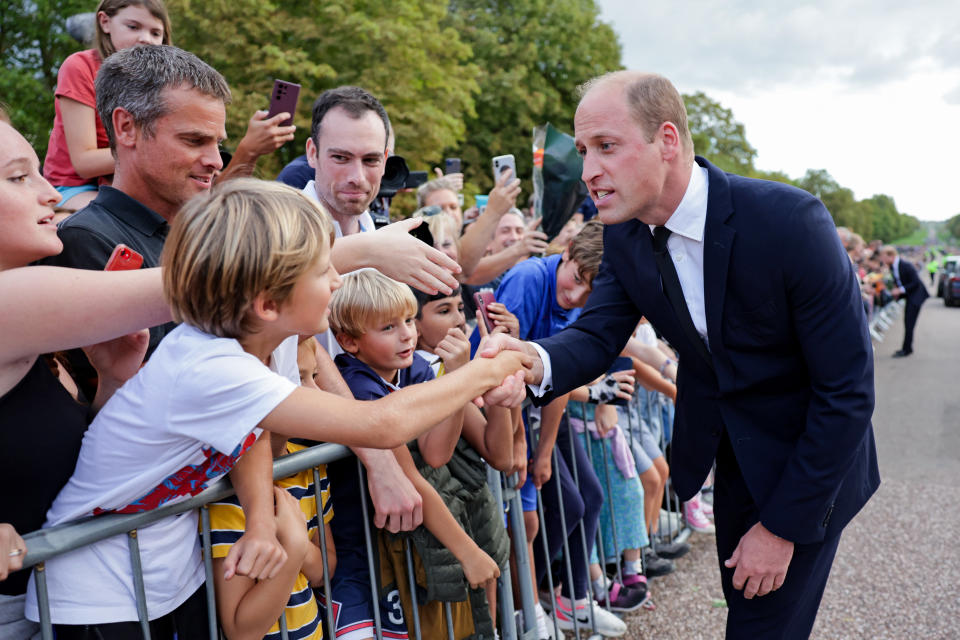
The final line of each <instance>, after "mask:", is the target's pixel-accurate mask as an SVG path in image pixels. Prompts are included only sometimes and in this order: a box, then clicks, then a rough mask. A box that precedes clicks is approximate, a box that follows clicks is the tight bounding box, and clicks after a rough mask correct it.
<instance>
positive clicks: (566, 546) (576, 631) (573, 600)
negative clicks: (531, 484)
mask: <svg viewBox="0 0 960 640" xmlns="http://www.w3.org/2000/svg"><path fill="white" fill-rule="evenodd" d="M551 455H552V456H553V474H554V478H555V482H554V485H556V487H557V503H558V504H557V507H558V508H559V509H560V526H562V527H563V532H562V535H563V563H564V565H565V566H566V569H567V584H568V585H570V596H571V597H570V609H571V612H572V614H573V615H572V616H571V617H572V618H573V635H574V637H575V638H579V637H580V619H579V618H578V617H577V596H576V594H575V593H574V591H573V565H572V564H570V541H569V539H568V538H569V536H568V533H567V516H566V513H565V510H564V508H563V491H562V490H561V489H560V480H559V478H557V475H558V474H557V469H558V466H559V465H558V460H557V448H556V447H554V448H553V451H552V453H551ZM540 527H541V528H543V529H544V530H545V529H546V527H544V523H543V521H541V522H540ZM551 560H552V558H548V559H547V562H551ZM547 571H548V572H549V571H550V569H549V568H548V569H547ZM551 597H552V596H551ZM587 604H588V605H592V603H589V602H588V603H587ZM588 611H590V614H591V620H592V619H593V618H592V616H593V606H590V607H589V608H588Z"/></svg>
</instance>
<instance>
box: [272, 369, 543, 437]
mask: <svg viewBox="0 0 960 640" xmlns="http://www.w3.org/2000/svg"><path fill="white" fill-rule="evenodd" d="M529 361H530V359H529V357H528V356H526V355H525V354H522V353H520V352H517V351H503V352H501V353H499V354H497V355H496V356H495V357H492V358H477V359H475V360H473V361H472V362H470V363H469V364H467V365H466V366H464V367H462V368H461V369H458V370H457V371H454V372H453V373H449V374H447V375H445V376H442V377H440V378H439V379H437V380H431V381H430V382H424V383H422V384H415V385H411V386H409V387H406V388H404V389H401V390H399V391H396V392H394V393H391V394H390V395H388V396H386V397H384V398H380V399H378V400H374V401H372V402H369V401H368V402H362V401H359V400H348V399H346V398H341V397H339V396H336V395H334V394H331V393H328V392H325V391H320V390H317V389H308V388H306V387H298V388H296V389H294V390H293V392H292V393H291V394H290V395H289V396H287V397H286V399H284V400H283V401H282V402H281V403H280V404H279V405H277V406H276V407H275V408H274V409H273V411H271V412H270V413H269V414H267V416H266V417H265V418H264V419H263V420H262V421H261V423H260V424H261V426H262V427H263V428H265V429H268V430H271V431H276V432H277V433H281V434H283V435H285V436H287V437H295V438H308V439H310V440H321V441H325V442H339V443H341V444H345V445H348V446H361V447H375V448H382V449H393V448H396V447H399V446H401V445H405V444H406V443H407V442H409V441H410V440H413V439H414V438H416V437H417V436H419V435H420V434H421V433H423V432H424V431H426V430H427V429H429V428H430V427H431V426H433V425H435V424H437V423H438V422H440V421H441V420H442V419H444V418H445V417H447V416H448V415H450V414H452V413H453V412H455V411H457V410H458V409H460V408H462V407H463V405H465V404H466V403H467V402H469V401H471V400H473V399H474V398H476V397H478V396H480V395H482V394H483V393H485V392H486V391H488V390H489V389H493V388H501V387H503V386H504V385H505V384H506V385H507V386H509V387H510V390H511V391H512V390H513V389H514V387H515V388H516V389H517V390H520V391H521V392H522V389H523V383H522V375H523V373H522V371H523V369H524V366H525V365H526V364H528V363H529Z"/></svg>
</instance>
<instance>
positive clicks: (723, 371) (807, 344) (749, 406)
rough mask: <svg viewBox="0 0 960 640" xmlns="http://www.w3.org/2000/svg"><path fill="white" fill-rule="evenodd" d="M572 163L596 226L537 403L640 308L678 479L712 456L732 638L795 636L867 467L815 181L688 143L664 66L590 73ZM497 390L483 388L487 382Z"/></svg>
mask: <svg viewBox="0 0 960 640" xmlns="http://www.w3.org/2000/svg"><path fill="white" fill-rule="evenodd" d="M574 123H575V128H576V144H577V147H578V149H579V150H580V153H581V155H582V156H583V162H584V166H583V179H584V182H586V184H587V187H588V188H589V190H590V195H591V197H592V199H593V200H594V202H595V203H596V205H597V209H598V212H599V217H600V219H601V220H602V221H603V222H604V223H605V224H606V225H607V228H606V230H605V234H604V256H603V263H602V264H601V266H600V272H599V274H598V275H597V276H596V279H595V280H594V286H593V293H592V294H591V296H590V298H589V300H588V301H587V304H586V307H585V308H584V311H583V314H582V315H581V317H580V319H579V320H578V321H577V322H575V323H574V324H573V325H571V326H570V327H568V328H567V329H565V330H564V331H561V332H560V333H558V334H556V335H554V336H553V337H551V338H548V339H545V340H541V341H538V342H539V343H530V342H519V341H516V340H513V339H510V338H508V337H505V336H503V335H499V336H494V337H492V338H491V339H489V340H488V343H487V345H486V346H485V347H484V348H482V349H481V351H482V353H483V354H484V355H490V354H492V353H494V352H495V351H496V350H499V349H503V348H512V349H521V350H524V351H526V352H527V353H529V354H530V355H531V356H534V358H533V360H534V365H533V368H532V370H531V371H530V373H529V375H528V376H527V382H528V384H529V385H530V386H531V388H532V390H533V393H534V395H535V396H538V400H537V402H543V401H546V400H548V399H549V398H551V397H552V396H554V395H558V394H563V393H566V392H567V391H569V390H570V389H572V388H574V387H576V386H578V385H580V384H583V383H584V382H585V381H588V380H591V379H593V378H595V377H596V376H598V375H599V374H600V373H602V372H603V371H605V369H606V368H607V366H608V365H609V364H610V362H611V361H612V360H613V358H614V357H615V356H616V355H617V354H618V353H619V352H620V350H621V349H622V348H623V346H624V344H625V343H626V341H627V338H628V337H629V335H630V334H631V332H632V331H633V329H634V327H635V326H636V323H637V320H638V319H639V318H640V316H641V315H643V316H646V317H647V318H648V319H649V320H650V322H652V323H653V324H654V326H656V327H657V329H658V330H659V331H660V332H661V333H662V334H663V335H664V336H665V338H666V339H667V340H668V341H669V342H670V344H671V345H673V346H674V347H676V348H677V350H678V351H679V353H680V361H681V364H680V366H679V377H678V381H677V389H678V395H677V413H676V419H675V424H674V436H673V447H674V456H673V466H672V473H673V479H674V486H675V488H676V490H677V492H678V494H679V495H680V498H681V499H683V500H687V499H689V498H690V497H692V496H693V495H694V493H696V492H697V491H698V490H699V489H700V487H701V485H702V483H703V481H704V479H705V478H706V476H707V474H708V472H709V470H710V468H711V465H712V464H713V463H714V461H716V484H715V504H714V510H715V514H716V525H717V551H718V554H719V561H720V571H721V578H722V583H723V589H724V593H725V595H726V599H727V604H728V618H727V637H728V638H750V639H751V640H752V639H753V638H806V637H808V636H809V634H810V630H811V628H812V627H813V622H814V619H815V617H816V612H817V609H818V608H819V603H820V599H821V597H822V595H823V589H824V586H825V585H826V581H827V576H828V575H829V572H830V567H831V565H832V562H833V557H834V554H835V553H836V549H837V544H838V542H839V537H840V533H841V531H842V529H843V527H844V526H845V525H846V524H847V523H848V522H849V521H850V519H851V518H853V516H854V515H855V514H856V513H857V512H858V511H859V510H860V508H861V507H862V506H863V505H864V504H865V503H866V501H867V500H868V499H869V497H870V496H871V495H872V494H873V492H874V491H875V490H876V488H877V486H878V485H879V472H878V469H877V459H876V450H875V445H874V439H873V428H872V426H871V423H870V418H871V415H872V413H873V403H874V392H873V351H872V347H871V344H870V338H869V334H868V331H867V323H866V318H865V316H864V310H863V305H862V303H861V300H860V292H859V290H858V287H857V285H856V279H855V278H854V274H853V271H852V265H851V263H850V260H849V259H848V258H847V255H846V253H845V252H844V250H843V248H842V247H841V246H840V242H839V240H838V238H837V234H836V230H835V227H834V224H833V221H832V219H831V217H830V214H829V213H828V212H827V210H826V209H825V208H824V206H823V203H821V202H820V201H819V200H817V199H816V198H814V197H813V196H811V195H810V194H808V193H806V192H803V191H800V190H798V189H795V188H793V187H789V186H786V185H782V184H779V183H773V182H764V181H759V180H751V179H747V178H742V177H740V176H735V175H732V174H727V173H724V172H722V171H720V170H719V169H717V168H716V167H714V166H713V165H711V164H710V163H709V162H707V161H706V160H704V159H703V158H695V157H694V152H693V143H692V140H691V137H690V133H689V130H688V126H687V117H686V110H685V108H684V105H683V100H682V98H681V97H680V94H679V93H678V92H677V90H676V88H675V87H674V86H673V85H672V84H671V83H670V81H669V80H667V79H666V78H663V77H661V76H657V75H654V74H642V73H636V72H629V71H622V72H616V73H613V74H608V75H606V76H603V77H601V78H598V79H596V80H594V81H592V82H590V83H588V84H587V85H586V87H585V89H584V94H583V98H582V100H581V102H580V105H579V107H578V109H577V113H576V117H575V120H574ZM489 400H490V401H495V399H494V398H492V397H491V398H489Z"/></svg>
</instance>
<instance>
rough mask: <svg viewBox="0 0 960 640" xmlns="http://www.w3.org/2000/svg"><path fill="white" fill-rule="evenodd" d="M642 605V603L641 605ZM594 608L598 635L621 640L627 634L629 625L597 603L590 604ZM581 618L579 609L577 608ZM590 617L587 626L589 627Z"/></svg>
mask: <svg viewBox="0 0 960 640" xmlns="http://www.w3.org/2000/svg"><path fill="white" fill-rule="evenodd" d="M641 604H642V603H641ZM590 606H591V607H593V620H594V622H596V623H597V633H599V634H600V635H602V636H606V637H607V638H619V637H620V636H622V635H623V634H625V633H626V632H627V623H626V622H624V621H623V620H621V619H620V618H618V617H617V616H615V615H613V614H612V613H610V612H609V611H607V610H606V609H603V608H601V607H600V605H598V604H597V603H596V602H592V603H591V604H590ZM577 611H578V618H579V607H577ZM589 620H590V619H589V617H588V618H587V624H588V625H589V623H590V622H589Z"/></svg>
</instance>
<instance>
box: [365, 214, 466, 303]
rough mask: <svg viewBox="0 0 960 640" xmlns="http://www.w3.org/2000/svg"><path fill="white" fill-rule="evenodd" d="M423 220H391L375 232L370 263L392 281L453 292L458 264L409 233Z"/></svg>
mask: <svg viewBox="0 0 960 640" xmlns="http://www.w3.org/2000/svg"><path fill="white" fill-rule="evenodd" d="M422 223H423V218H408V219H406V220H401V221H399V222H394V223H393V224H389V225H387V226H385V227H383V228H381V229H378V230H377V231H375V232H374V235H375V236H376V237H377V239H378V240H380V242H377V243H376V244H375V246H374V247H373V248H374V250H375V253H374V254H373V255H371V256H370V260H371V266H374V267H376V268H377V269H378V270H379V271H380V272H381V273H383V274H384V275H387V276H389V277H391V278H393V279H394V280H398V281H400V282H403V283H406V284H409V285H410V286H411V287H414V288H416V289H419V290H420V291H423V292H424V293H428V294H430V295H433V294H435V293H437V292H438V291H443V292H444V293H446V294H449V293H450V292H452V291H453V290H454V289H455V288H456V287H457V286H459V284H460V283H459V282H457V278H456V276H455V274H458V273H460V265H459V264H457V263H456V262H455V261H454V260H451V259H450V257H449V256H447V255H446V254H445V253H443V252H442V251H438V250H437V249H434V248H433V247H431V246H429V245H427V244H426V243H424V242H421V241H420V240H418V239H417V238H414V237H413V236H412V235H410V230H411V229H416V228H417V227H419V226H420V225H421V224H422Z"/></svg>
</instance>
